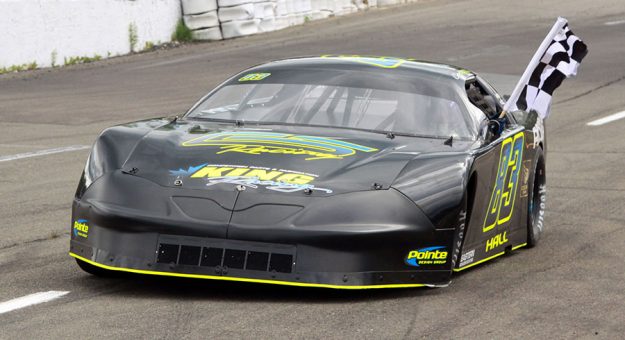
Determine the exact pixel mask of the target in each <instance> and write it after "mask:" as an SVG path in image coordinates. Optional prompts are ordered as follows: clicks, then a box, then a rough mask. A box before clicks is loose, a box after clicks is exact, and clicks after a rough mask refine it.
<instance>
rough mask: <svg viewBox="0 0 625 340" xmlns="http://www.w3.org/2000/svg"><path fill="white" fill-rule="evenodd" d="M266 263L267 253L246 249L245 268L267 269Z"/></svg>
mask: <svg viewBox="0 0 625 340" xmlns="http://www.w3.org/2000/svg"><path fill="white" fill-rule="evenodd" d="M268 263H269V253H264V252H258V251H248V252H247V262H246V264H245V269H248V270H262V271H267V264H268Z"/></svg>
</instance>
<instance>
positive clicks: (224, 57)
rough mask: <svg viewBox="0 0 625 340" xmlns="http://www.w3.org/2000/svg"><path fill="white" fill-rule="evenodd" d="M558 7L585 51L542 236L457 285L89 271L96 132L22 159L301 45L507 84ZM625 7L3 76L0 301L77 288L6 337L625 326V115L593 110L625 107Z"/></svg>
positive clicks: (341, 22) (258, 42) (276, 37)
mask: <svg viewBox="0 0 625 340" xmlns="http://www.w3.org/2000/svg"><path fill="white" fill-rule="evenodd" d="M557 15H563V16H565V17H567V18H568V19H569V21H570V23H571V27H572V29H573V31H574V32H575V33H576V34H578V35H579V36H581V37H582V38H583V39H584V40H585V41H586V42H587V43H588V45H589V49H590V54H589V55H588V57H587V58H586V60H585V61H584V63H583V64H582V67H581V68H580V74H579V76H578V77H577V78H576V79H573V80H567V81H565V82H564V84H563V86H562V87H561V88H560V89H559V90H558V91H557V92H556V96H555V104H554V106H553V114H552V116H551V117H550V118H549V120H548V122H547V131H548V132H547V133H548V136H547V138H548V157H547V163H548V164H547V176H548V188H549V192H548V208H547V217H546V232H545V234H544V238H543V239H542V240H541V243H540V244H539V246H538V247H536V248H533V249H523V250H520V251H517V252H515V253H513V254H512V255H509V256H506V257H503V258H499V259H497V260H495V261H492V262H489V263H487V264H484V265H481V266H479V267H476V268H474V269H472V270H467V271H466V272H463V273H462V274H461V275H456V276H455V277H454V279H453V283H452V284H451V285H450V286H449V287H447V288H441V289H399V290H367V291H333V290H326V289H304V288H293V287H291V288H289V287H281V286H267V285H258V284H243V283H239V284H233V283H227V282H224V283H221V282H212V281H193V280H178V279H175V280H174V279H161V278H152V277H142V276H126V277H122V278H113V279H99V278H95V277H91V276H89V275H87V274H85V273H83V272H81V271H80V270H79V269H78V267H77V266H76V263H75V262H74V260H73V259H72V258H70V257H69V256H68V253H67V252H68V239H69V229H70V228H69V224H70V203H71V200H72V197H73V193H74V190H75V187H76V184H77V181H78V177H79V175H80V172H81V170H82V167H83V166H84V162H85V160H86V157H87V153H88V149H80V148H79V147H78V150H73V151H65V152H57V153H49V154H47V152H44V153H46V154H39V155H37V156H35V157H27V158H21V157H23V154H26V155H29V154H28V153H30V152H36V151H41V150H49V149H56V148H65V147H70V146H88V145H90V144H91V143H92V142H93V140H94V139H95V137H96V136H97V134H98V133H99V132H100V131H101V130H102V129H103V128H105V127H107V126H110V125H113V124H116V123H122V122H127V121H131V120H137V119H143V118H149V117H155V116H164V115H171V114H176V113H182V112H184V111H185V109H187V108H188V107H189V106H190V105H191V104H192V103H193V102H194V101H195V100H196V99H198V98H199V97H200V96H201V95H203V94H204V93H205V92H207V91H208V90H209V89H210V88H212V87H213V86H214V85H216V84H218V83H219V82H220V81H221V80H223V79H225V78H226V77H227V76H228V75H230V74H232V73H234V72H236V71H239V70H241V69H243V68H246V67H248V66H252V65H255V64H257V63H261V62H264V61H267V60H271V59H275V58H282V57H288V56H295V55H318V54H324V53H350V54H373V55H394V56H410V57H416V58H419V59H426V60H435V61H440V62H449V63H453V64H457V65H461V66H464V67H466V68H469V69H472V70H475V71H477V72H486V73H491V74H495V76H494V77H493V79H494V78H497V79H498V80H497V82H498V83H500V84H501V85H500V86H501V87H506V86H510V84H511V81H513V80H514V79H515V78H516V77H518V76H519V75H520V74H521V72H522V71H523V69H524V67H525V65H526V63H527V61H528V60H529V59H530V57H531V55H532V53H533V52H534V50H535V48H536V47H537V46H538V44H539V43H540V41H541V39H542V38H543V36H544V34H546V32H547V31H548V29H549V28H550V26H551V25H552V23H553V21H554V19H555V17H556V16H557ZM624 19H625V6H623V2H622V0H613V1H607V0H605V1H603V0H602V1H586V0H584V1H581V0H567V1H561V3H560V4H558V3H557V2H556V1H509V2H502V1H497V0H473V1H445V0H441V1H428V2H421V3H417V4H413V5H408V6H404V7H398V8H391V9H386V10H372V11H369V12H367V13H361V14H356V15H352V16H350V17H342V18H333V19H329V20H327V21H323V22H313V23H309V24H306V25H305V26H302V27H296V28H291V29H288V30H285V31H281V32H275V33H272V34H266V35H261V36H254V37H248V38H242V39H235V40H231V41H225V42H217V43H203V44H197V45H192V46H185V47H182V48H177V49H173V50H168V51H159V52H152V53H147V54H141V55H134V56H128V57H121V58H115V59H112V60H108V61H102V62H98V63H95V64H90V65H82V66H75V67H68V68H64V69H57V70H52V71H49V70H43V71H35V72H28V73H22V74H17V75H16V74H13V75H5V76H2V77H0V174H1V176H0V203H1V205H0V302H3V301H8V300H11V299H14V298H18V297H22V296H25V295H28V294H33V293H38V292H47V291H69V293H68V294H66V295H64V296H62V297H60V298H58V299H55V300H53V301H50V302H46V303H42V304H36V305H33V306H30V307H26V308H21V309H17V310H14V311H11V312H7V313H3V314H0V338H3V339H12V338H22V339H35V338H95V337H110V338H371V339H379V338H421V337H425V338H508V337H512V338H576V337H584V338H622V337H623V334H625V250H624V246H625V175H624V170H623V169H624V168H625V160H624V157H623V156H624V152H625V151H624V150H625V138H624V137H625V133H624V132H623V131H624V130H625V119H621V120H615V121H612V122H610V123H607V124H604V125H599V126H588V125H587V123H588V122H589V121H592V120H594V119H598V118H601V117H604V116H608V115H611V114H614V113H617V112H621V111H624V110H625V95H623V94H624V93H625V57H624V55H625V53H624V52H625V51H624V49H625V47H624V46H625V21H624ZM497 82H496V83H497ZM18 154H19V155H22V156H20V157H18V158H17V159H16V158H15V157H9V156H14V155H18ZM31 156H32V155H31Z"/></svg>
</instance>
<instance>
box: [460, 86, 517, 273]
mask: <svg viewBox="0 0 625 340" xmlns="http://www.w3.org/2000/svg"><path fill="white" fill-rule="evenodd" d="M470 86H473V87H475V88H476V89H477V90H479V95H477V97H479V96H480V95H481V96H483V97H485V98H472V100H471V102H472V103H473V102H477V103H476V104H477V105H475V106H476V107H477V108H478V109H480V110H481V111H482V112H483V113H484V115H485V116H484V123H483V125H484V126H483V129H482V130H483V133H482V134H481V136H480V139H481V143H482V144H481V146H480V147H479V148H478V149H477V150H476V154H475V160H474V163H473V174H474V175H476V179H477V180H476V185H475V189H474V195H473V197H472V198H469V200H468V204H469V205H470V206H469V207H468V209H469V216H468V218H469V224H468V227H467V233H466V236H465V239H464V242H463V247H462V253H461V257H460V261H459V262H458V264H457V268H458V269H463V268H467V267H469V266H472V265H475V264H477V263H480V262H483V261H485V260H488V259H490V258H494V257H496V256H498V255H501V254H503V253H504V251H505V250H506V249H508V248H511V247H514V246H516V245H518V244H520V243H522V242H524V240H525V238H524V236H525V235H522V234H521V232H520V229H519V228H518V226H519V225H520V222H521V221H522V219H521V218H522V217H523V216H524V214H522V213H519V210H522V209H517V208H516V207H518V206H519V203H520V202H519V201H518V197H519V190H520V186H519V181H520V179H521V176H522V172H521V169H522V163H523V153H524V149H525V143H524V141H525V129H524V127H523V126H520V125H518V124H516V122H515V121H514V118H513V117H508V118H507V119H506V120H505V121H504V122H503V125H504V126H502V127H501V129H497V130H501V132H499V131H497V133H496V134H494V135H492V134H491V133H492V132H488V126H487V125H488V122H489V121H491V120H490V119H489V118H493V117H496V116H497V115H498V113H499V112H501V109H502V106H503V102H502V100H501V97H499V95H498V94H497V93H496V92H494V90H493V89H492V88H491V87H489V86H487V85H486V84H484V83H482V82H480V81H479V79H477V80H475V81H474V83H473V84H470ZM476 89H471V90H469V85H467V90H468V92H469V91H473V92H474V93H473V96H474V97H475V96H476V93H477V92H475V90H476ZM469 96H471V95H469ZM489 96H490V98H487V97H489ZM486 105H488V106H489V107H488V108H486V107H485V106H486ZM493 113H495V115H493ZM489 116H490V117H489ZM523 213H524V212H523ZM514 227H517V228H514Z"/></svg>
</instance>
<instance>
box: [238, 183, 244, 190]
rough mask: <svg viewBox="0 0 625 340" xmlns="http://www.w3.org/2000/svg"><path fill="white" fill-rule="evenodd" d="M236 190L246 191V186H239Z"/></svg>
mask: <svg viewBox="0 0 625 340" xmlns="http://www.w3.org/2000/svg"><path fill="white" fill-rule="evenodd" d="M236 188H237V191H245V185H241V184H239V185H237V186H236Z"/></svg>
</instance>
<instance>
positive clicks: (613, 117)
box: [586, 111, 625, 126]
mask: <svg viewBox="0 0 625 340" xmlns="http://www.w3.org/2000/svg"><path fill="white" fill-rule="evenodd" d="M623 118H625V111H621V112H617V113H615V114H611V115H609V116H606V117H603V118H599V119H597V120H593V121H592V122H588V123H586V125H588V126H599V125H603V124H607V123H610V122H613V121H615V120H619V119H623Z"/></svg>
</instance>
